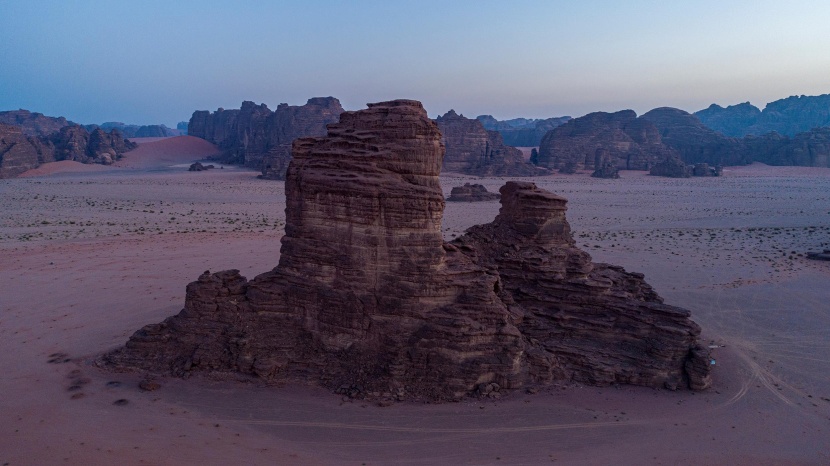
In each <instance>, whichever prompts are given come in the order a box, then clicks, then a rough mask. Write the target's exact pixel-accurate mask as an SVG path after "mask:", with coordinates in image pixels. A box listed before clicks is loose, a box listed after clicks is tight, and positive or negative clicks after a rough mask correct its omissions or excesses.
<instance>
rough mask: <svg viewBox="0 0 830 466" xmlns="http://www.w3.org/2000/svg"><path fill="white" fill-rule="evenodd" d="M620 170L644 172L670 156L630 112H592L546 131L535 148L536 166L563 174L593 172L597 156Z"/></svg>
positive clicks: (657, 135)
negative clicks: (536, 152) (580, 171)
mask: <svg viewBox="0 0 830 466" xmlns="http://www.w3.org/2000/svg"><path fill="white" fill-rule="evenodd" d="M598 154H599V155H601V157H600V160H605V161H607V162H608V163H610V164H611V165H613V166H614V167H616V168H617V169H620V170H648V169H649V168H651V166H653V165H654V164H656V163H658V162H660V161H662V160H664V159H665V158H666V157H668V156H670V155H672V154H674V151H673V150H672V149H671V148H670V147H668V146H667V145H666V144H664V143H663V140H662V138H661V137H660V132H659V130H658V129H657V127H656V126H654V125H653V124H652V123H650V122H649V121H646V120H643V119H642V118H637V114H636V113H634V111H633V110H623V111H620V112H616V113H606V112H595V113H589V114H588V115H585V116H583V117H580V118H575V119H573V120H570V121H569V122H567V123H565V124H564V125H562V126H559V127H557V128H554V129H553V130H551V131H549V132H548V133H547V134H546V135H545V137H544V138H543V139H542V141H541V144H540V147H539V155H538V164H539V165H540V166H542V167H546V168H550V169H556V170H560V171H563V172H572V171H574V170H580V169H585V170H595V169H597V168H602V167H596V166H595V162H596V160H597V155H598Z"/></svg>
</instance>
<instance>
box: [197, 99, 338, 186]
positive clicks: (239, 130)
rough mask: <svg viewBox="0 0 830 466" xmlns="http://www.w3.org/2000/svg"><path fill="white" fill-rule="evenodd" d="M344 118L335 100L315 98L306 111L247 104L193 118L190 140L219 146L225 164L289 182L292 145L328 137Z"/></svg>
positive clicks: (298, 107) (221, 158) (206, 112)
mask: <svg viewBox="0 0 830 466" xmlns="http://www.w3.org/2000/svg"><path fill="white" fill-rule="evenodd" d="M342 112H343V107H341V106H340V101H339V100H337V99H335V98H334V97H314V98H311V99H308V102H306V104H305V105H301V106H292V105H288V104H280V105H279V106H277V109H276V110H274V111H271V110H270V109H269V108H268V106H266V105H265V104H261V105H256V104H255V103H253V102H250V101H245V102H242V107H241V108H240V109H239V110H225V109H222V108H220V109H218V110H217V111H215V112H213V113H211V112H208V111H196V112H193V116H192V117H191V118H190V123H189V124H188V126H187V134H188V135H190V136H196V137H200V138H202V139H205V140H207V141H210V142H212V143H214V144H216V145H217V146H218V147H219V149H220V150H222V155H221V156H220V157H219V160H220V161H222V162H224V163H234V164H241V165H245V166H246V167H250V168H254V169H257V170H261V171H262V178H266V179H275V180H283V179H285V172H286V170H287V169H288V162H289V161H290V160H291V144H292V142H293V141H294V140H295V139H297V138H302V137H308V136H322V135H324V134H326V125H328V124H330V123H335V122H337V120H338V118H339V117H340V114H341V113H342Z"/></svg>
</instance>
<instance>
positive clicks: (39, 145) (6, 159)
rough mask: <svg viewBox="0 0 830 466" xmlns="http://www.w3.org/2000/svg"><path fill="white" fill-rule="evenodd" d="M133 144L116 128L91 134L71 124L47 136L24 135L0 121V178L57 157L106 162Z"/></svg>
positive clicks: (115, 157) (112, 160)
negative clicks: (107, 131)
mask: <svg viewBox="0 0 830 466" xmlns="http://www.w3.org/2000/svg"><path fill="white" fill-rule="evenodd" d="M36 115H40V114H36ZM41 116H42V115H41ZM47 118H48V117H47ZM135 147H136V144H134V143H132V142H130V141H128V140H126V139H124V138H123V137H122V136H121V134H120V133H119V132H118V130H112V132H110V133H106V132H104V131H102V130H100V129H96V130H95V131H93V132H92V134H90V133H88V132H87V130H86V129H84V128H83V127H82V126H78V125H70V126H64V127H63V128H60V130H59V131H58V132H57V133H52V134H49V135H47V136H27V135H26V134H25V128H24V127H19V126H11V125H4V124H0V178H12V177H15V176H17V175H19V174H21V173H23V172H25V171H27V170H31V169H33V168H37V167H38V166H39V165H40V164H42V163H47V162H55V161H58V160H74V161H78V162H82V163H100V164H105V165H108V164H111V163H113V162H114V161H115V160H117V159H118V158H119V157H121V155H122V154H123V153H124V152H127V151H129V150H132V149H134V148H135Z"/></svg>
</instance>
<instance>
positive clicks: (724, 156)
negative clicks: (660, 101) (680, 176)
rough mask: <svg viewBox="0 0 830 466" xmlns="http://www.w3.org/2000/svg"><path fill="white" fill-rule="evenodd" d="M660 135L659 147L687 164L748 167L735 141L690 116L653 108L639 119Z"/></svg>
mask: <svg viewBox="0 0 830 466" xmlns="http://www.w3.org/2000/svg"><path fill="white" fill-rule="evenodd" d="M640 118H642V119H643V120H647V121H649V122H651V123H652V124H653V125H654V126H656V127H657V128H658V129H659V131H660V136H661V137H662V139H663V143H664V144H666V145H667V146H669V147H671V148H672V149H674V150H675V151H677V154H678V155H679V156H680V158H681V159H682V160H683V161H684V162H685V163H687V164H696V163H709V164H711V165H746V164H749V163H752V154H749V153H747V151H746V150H744V147H743V146H742V142H741V140H739V139H734V138H729V137H726V136H724V135H722V134H720V133H718V132H717V131H714V130H712V129H709V128H708V127H707V126H706V125H704V124H703V123H701V122H700V120H698V118H697V117H695V116H694V115H692V114H690V113H688V112H685V111H683V110H679V109H676V108H671V107H661V108H655V109H654V110H651V111H649V112H646V113H645V114H643V116H641V117H640Z"/></svg>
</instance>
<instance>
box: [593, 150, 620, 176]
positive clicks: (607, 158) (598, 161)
mask: <svg viewBox="0 0 830 466" xmlns="http://www.w3.org/2000/svg"><path fill="white" fill-rule="evenodd" d="M594 167H596V169H595V170H594V173H591V176H592V177H594V178H607V179H617V178H619V177H620V171H619V170H618V169H617V166H616V165H614V162H613V161H612V160H611V155H610V154H609V153H608V151H607V150H605V149H602V148H600V149H597V152H596V154H595V155H594Z"/></svg>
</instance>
